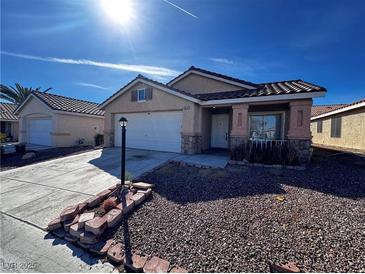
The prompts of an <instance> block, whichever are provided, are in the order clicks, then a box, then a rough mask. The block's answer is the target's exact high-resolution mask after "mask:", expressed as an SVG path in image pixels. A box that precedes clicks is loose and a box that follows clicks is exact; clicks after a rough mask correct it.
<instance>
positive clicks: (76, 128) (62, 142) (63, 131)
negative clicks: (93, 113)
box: [52, 114, 104, 147]
mask: <svg viewBox="0 0 365 274" xmlns="http://www.w3.org/2000/svg"><path fill="white" fill-rule="evenodd" d="M54 123H55V125H54V129H55V130H54V132H52V135H53V140H54V146H56V147H70V146H75V145H77V144H78V141H79V140H80V139H84V143H83V144H84V145H94V143H95V141H94V137H95V135H96V134H103V131H104V117H100V118H99V117H89V116H79V115H70V114H58V115H57V116H56V119H55V120H54Z"/></svg>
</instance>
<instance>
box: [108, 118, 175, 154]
mask: <svg viewBox="0 0 365 274" xmlns="http://www.w3.org/2000/svg"><path fill="white" fill-rule="evenodd" d="M122 116H123V117H125V118H127V120H128V125H127V140H126V146H127V147H129V148H137V149H148V150H158V151H169V152H180V151H181V126H182V111H161V112H141V113H127V114H115V116H114V123H115V124H114V132H115V134H114V138H115V139H114V145H115V146H121V127H120V125H119V119H120V118H121V117H122Z"/></svg>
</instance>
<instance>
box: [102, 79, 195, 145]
mask: <svg viewBox="0 0 365 274" xmlns="http://www.w3.org/2000/svg"><path fill="white" fill-rule="evenodd" d="M147 86H148V85H146V84H144V83H137V84H135V85H134V86H132V87H131V88H130V89H128V90H127V91H125V92H124V93H123V94H122V95H120V96H119V97H117V98H115V99H114V100H113V101H112V102H111V103H109V104H108V105H106V106H105V108H104V110H105V121H104V134H105V138H104V141H105V146H113V145H114V116H115V115H116V114H121V113H137V112H152V111H179V110H180V111H182V112H183V121H182V134H191V135H196V134H201V108H200V106H199V105H197V104H195V103H193V102H191V101H188V100H186V99H183V98H180V97H177V96H175V95H172V94H169V93H167V92H165V91H162V90H160V89H158V88H154V87H153V88H152V100H147V101H145V102H132V101H131V92H132V91H133V90H136V89H138V88H143V87H147Z"/></svg>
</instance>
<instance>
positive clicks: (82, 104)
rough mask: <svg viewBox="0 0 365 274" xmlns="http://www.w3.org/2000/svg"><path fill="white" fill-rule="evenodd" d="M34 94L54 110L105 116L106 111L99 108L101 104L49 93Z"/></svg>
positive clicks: (36, 92) (35, 92)
mask: <svg viewBox="0 0 365 274" xmlns="http://www.w3.org/2000/svg"><path fill="white" fill-rule="evenodd" d="M32 94H33V95H34V96H36V97H37V98H38V99H40V100H41V101H42V102H43V103H45V104H46V105H47V106H49V107H50V108H51V109H53V110H59V111H67V112H73V113H80V114H88V115H96V116H104V111H103V110H101V109H100V108H99V104H97V103H93V102H89V101H84V100H79V99H74V98H71V97H65V96H61V95H56V94H51V93H48V92H39V91H33V92H32Z"/></svg>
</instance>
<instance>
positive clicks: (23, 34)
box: [1, 0, 365, 104]
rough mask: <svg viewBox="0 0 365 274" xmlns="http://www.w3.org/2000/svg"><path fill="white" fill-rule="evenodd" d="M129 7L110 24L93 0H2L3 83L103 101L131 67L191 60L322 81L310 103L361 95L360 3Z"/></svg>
mask: <svg viewBox="0 0 365 274" xmlns="http://www.w3.org/2000/svg"><path fill="white" fill-rule="evenodd" d="M121 1H125V0H121ZM131 10H132V11H131V12H129V13H128V14H124V15H123V16H124V17H123V18H126V20H123V21H124V22H123V23H118V22H116V21H115V20H113V18H112V17H111V15H110V14H109V13H107V12H106V11H105V9H103V8H102V2H100V1H96V0H95V1H93V0H67V1H66V0H63V1H60V0H27V1H26V0H24V1H20V0H1V83H2V84H6V85H13V84H14V83H15V82H17V83H20V84H22V85H24V86H32V87H39V86H40V87H42V88H44V89H45V88H48V87H52V88H53V90H52V92H53V93H57V94H61V95H65V96H71V97H75V98H80V99H85V100H90V101H94V102H102V101H103V100H105V99H106V98H107V97H108V96H110V95H111V94H112V93H114V92H115V91H116V90H117V89H119V88H120V87H121V86H123V85H124V84H126V83H127V82H129V81H130V80H131V79H133V78H134V77H135V76H136V75H137V74H138V73H142V74H144V75H146V76H147V77H150V78H154V79H156V80H158V81H161V82H167V81H168V80H170V79H172V78H173V77H174V75H176V74H178V73H180V72H182V71H184V70H186V69H187V68H188V67H190V66H191V65H194V66H197V67H202V68H204V69H208V70H212V71H216V72H219V73H223V74H227V75H230V76H233V77H238V78H241V79H244V80H248V81H252V82H258V83H260V82H269V81H280V80H291V79H303V80H305V81H309V82H313V83H315V84H318V85H321V86H324V87H326V88H327V89H328V92H327V95H326V97H324V98H320V99H316V100H315V103H316V104H331V103H349V102H352V101H354V100H358V99H360V98H364V97H365V77H364V75H365V73H364V71H365V69H364V64H365V50H364V49H365V31H364V30H365V21H364V20H363V14H364V13H365V1H361V0H344V1H339V0H336V1H332V0H331V1H325V0H321V1H310V0H303V1H294V0H293V1H289V0H285V1H281V0H275V1H274V0H271V1H266V0H252V1H244V0H237V1H233V0H225V1H223V0H219V1H216V0H186V1H183V0H168V1H167V0H148V1H142V0H140V1H139V0H135V1H132V4H131ZM121 14H123V12H121Z"/></svg>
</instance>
